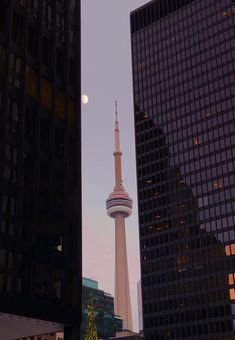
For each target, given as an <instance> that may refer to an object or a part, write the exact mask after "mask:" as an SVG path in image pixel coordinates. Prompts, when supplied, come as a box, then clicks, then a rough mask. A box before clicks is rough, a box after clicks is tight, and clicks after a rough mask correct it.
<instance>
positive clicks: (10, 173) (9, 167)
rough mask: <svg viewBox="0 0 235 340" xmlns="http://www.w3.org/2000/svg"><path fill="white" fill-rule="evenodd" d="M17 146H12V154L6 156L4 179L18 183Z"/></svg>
mask: <svg viewBox="0 0 235 340" xmlns="http://www.w3.org/2000/svg"><path fill="white" fill-rule="evenodd" d="M14 151H16V149H15V148H11V152H10V155H9V156H8V157H7V158H5V164H4V179H5V180H7V181H9V182H12V183H16V157H15V154H14Z"/></svg>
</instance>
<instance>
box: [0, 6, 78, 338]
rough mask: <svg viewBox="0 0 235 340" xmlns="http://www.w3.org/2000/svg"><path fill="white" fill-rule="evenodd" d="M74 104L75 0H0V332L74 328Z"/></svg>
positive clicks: (72, 331) (68, 332) (73, 334)
mask: <svg viewBox="0 0 235 340" xmlns="http://www.w3.org/2000/svg"><path fill="white" fill-rule="evenodd" d="M80 111H81V110H80V0H70V1H69V0H66V1H65V0H7V1H4V0H1V1H0V301H1V302H0V329H1V330H0V338H1V339H4V340H8V339H13V338H14V339H15V338H23V337H27V336H34V335H37V334H46V333H52V332H55V331H60V330H63V329H64V328H65V339H66V338H67V339H74V338H76V339H77V338H78V336H79V325H80V322H81V287H82V282H81V183H80V182H81V170H80V168H81V162H80V158H81V150H80V148H81V142H80V138H81V133H80V132H81V123H80V119H81V114H80V113H81V112H80Z"/></svg>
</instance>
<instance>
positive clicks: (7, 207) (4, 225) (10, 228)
mask: <svg viewBox="0 0 235 340" xmlns="http://www.w3.org/2000/svg"><path fill="white" fill-rule="evenodd" d="M2 214H3V218H2V222H1V232H2V233H7V234H9V235H12V234H13V233H14V220H15V198H14V197H12V196H8V195H3V196H2Z"/></svg>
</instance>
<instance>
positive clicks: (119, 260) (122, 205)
mask: <svg viewBox="0 0 235 340" xmlns="http://www.w3.org/2000/svg"><path fill="white" fill-rule="evenodd" d="M115 106H116V121H115V151H114V153H113V155H114V164H115V186H114V190H113V192H112V193H111V194H110V195H109V197H108V199H107V200H106V208H107V213H108V215H109V216H110V217H112V218H114V219H115V294H114V299H115V301H114V309H115V314H116V315H120V316H121V317H122V320H123V328H124V329H128V330H132V315H131V300H130V287H129V276H128V265H127V249H126V233H125V218H127V217H129V216H130V215H131V211H132V199H131V198H130V197H129V195H128V193H127V192H126V191H125V189H124V186H123V184H122V166H121V165H122V164H121V157H122V152H121V150H120V132H119V123H118V115H117V102H116V103H115Z"/></svg>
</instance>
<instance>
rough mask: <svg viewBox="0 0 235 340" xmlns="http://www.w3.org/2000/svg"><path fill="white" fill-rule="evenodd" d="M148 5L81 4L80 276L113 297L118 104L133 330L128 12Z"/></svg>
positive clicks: (128, 0) (115, 0)
mask: <svg viewBox="0 0 235 340" xmlns="http://www.w3.org/2000/svg"><path fill="white" fill-rule="evenodd" d="M146 2H147V0H82V93H83V94H87V95H88V96H89V103H88V104H87V105H82V150H83V157H82V159H83V275H84V276H86V277H89V278H93V279H95V280H97V281H98V282H99V288H100V289H103V290H105V291H106V292H109V293H111V294H112V295H114V220H113V219H111V218H109V217H108V216H107V214H106V209H105V200H106V198H107V197H108V195H109V193H110V192H111V191H112V190H113V186H114V160H113V151H114V119H115V115H114V101H115V100H116V99H117V100H118V111H119V121H120V130H121V149H122V152H123V157H122V162H123V163H122V164H123V166H122V170H123V180H124V186H125V188H126V190H127V191H128V192H129V195H130V197H132V199H133V201H134V206H133V214H132V216H131V217H129V218H128V219H126V234H127V247H128V266H129V279H130V289H131V300H132V314H133V323H134V329H135V330H136V331H137V330H138V317H137V281H138V279H139V278H140V268H139V239H138V212H137V193H136V168H135V145H134V140H135V139H134V116H133V99H132V98H133V96H132V73H131V45H130V23H129V14H130V12H131V11H132V10H133V9H135V8H137V7H139V6H141V5H143V4H144V3H146Z"/></svg>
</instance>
